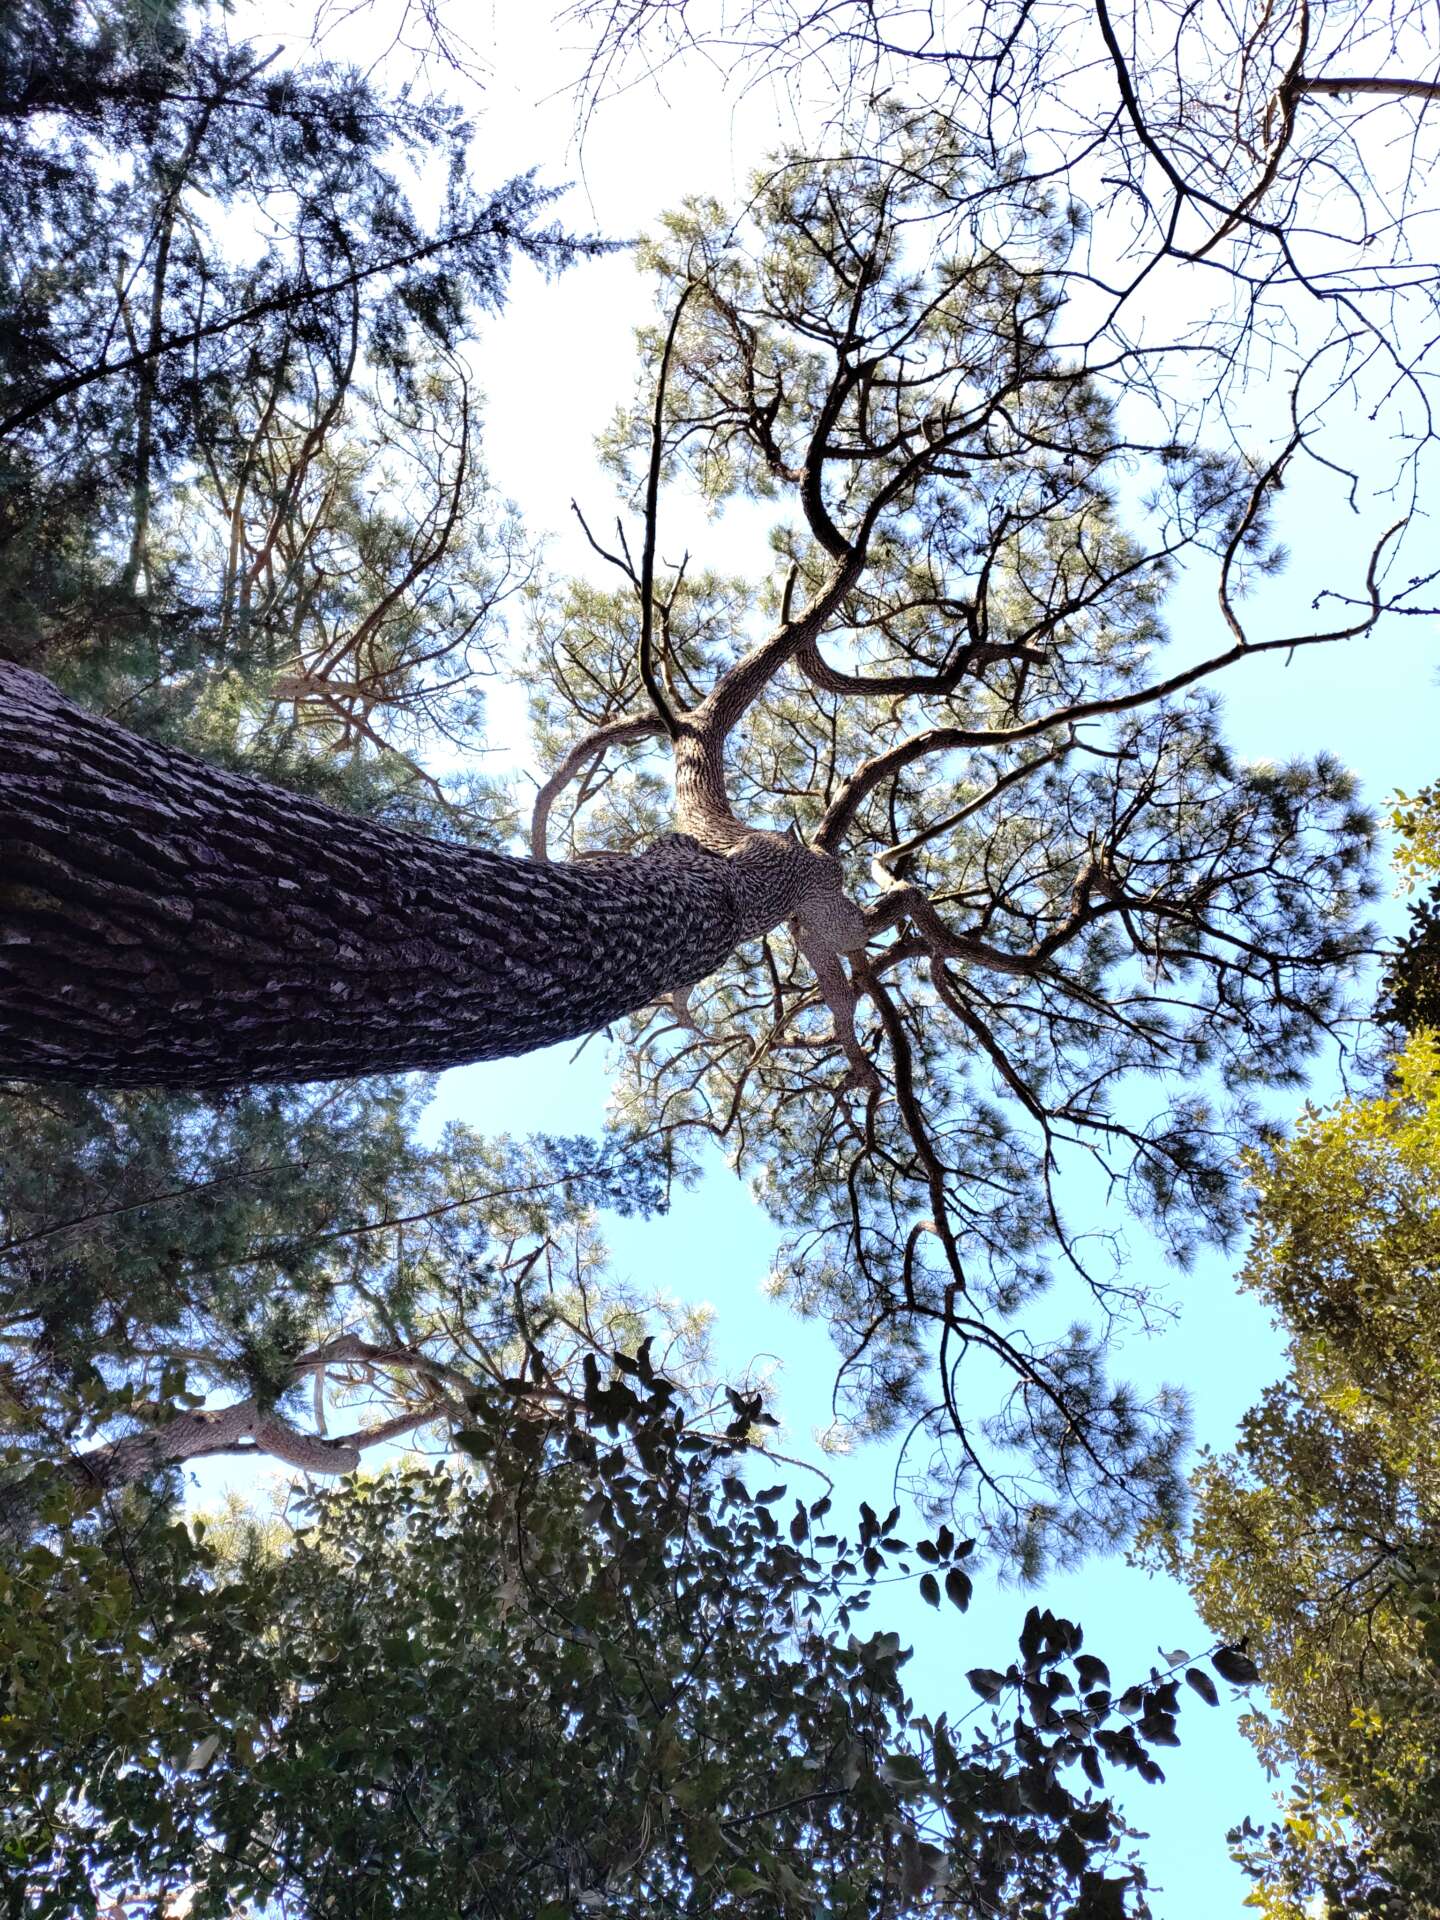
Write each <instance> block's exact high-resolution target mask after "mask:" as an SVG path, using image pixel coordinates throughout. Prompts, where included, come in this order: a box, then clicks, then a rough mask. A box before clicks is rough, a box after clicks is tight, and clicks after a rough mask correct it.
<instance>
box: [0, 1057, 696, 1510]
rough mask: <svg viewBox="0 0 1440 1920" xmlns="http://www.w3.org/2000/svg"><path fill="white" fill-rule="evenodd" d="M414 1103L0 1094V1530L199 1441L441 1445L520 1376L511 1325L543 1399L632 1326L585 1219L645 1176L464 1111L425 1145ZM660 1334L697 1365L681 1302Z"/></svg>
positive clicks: (152, 1472) (654, 1171) (315, 1464)
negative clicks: (541, 1350)
mask: <svg viewBox="0 0 1440 1920" xmlns="http://www.w3.org/2000/svg"><path fill="white" fill-rule="evenodd" d="M427 1091H428V1090H427V1089H426V1088H425V1087H423V1085H422V1086H415V1085H406V1084H405V1083H403V1082H362V1083H358V1084H353V1085H348V1086H344V1087H341V1088H340V1089H339V1090H330V1091H327V1092H326V1093H324V1094H323V1095H314V1094H311V1095H303V1094H299V1093H295V1092H271V1093H241V1094H237V1095H234V1096H232V1097H230V1098H229V1099H227V1100H226V1101H224V1102H222V1103H220V1104H219V1105H214V1104H208V1103H206V1102H203V1101H201V1100H200V1099H198V1098H196V1097H194V1096H181V1095H164V1094H121V1095H111V1096H101V1095H95V1094H82V1093H77V1092H73V1091H71V1090H68V1089H62V1090H47V1091H42V1090H39V1089H32V1090H28V1091H27V1090H17V1091H16V1092H14V1093H12V1094H10V1095H8V1096H6V1097H5V1099H4V1100H3V1101H0V1139H3V1142H4V1151H3V1154H0V1165H3V1173H0V1219H3V1221H4V1224H5V1234H6V1243H5V1245H4V1246H3V1247H0V1355H3V1358H0V1394H3V1401H4V1416H3V1424H4V1430H5V1439H6V1446H7V1457H8V1459H9V1463H10V1464H9V1468H8V1470H7V1473H6V1475H5V1478H6V1481H7V1483H8V1485H7V1492H6V1500H5V1510H6V1517H7V1519H8V1520H9V1522H10V1525H11V1529H12V1531H14V1530H17V1529H18V1530H22V1531H23V1529H24V1528H25V1527H26V1526H27V1525H28V1524H30V1523H31V1522H32V1521H33V1518H34V1515H35V1513H36V1512H37V1511H39V1510H40V1507H41V1505H42V1504H43V1498H44V1495H45V1490H46V1488H47V1487H50V1486H53V1485H55V1484H57V1483H58V1484H69V1485H71V1486H73V1487H76V1488H78V1489H80V1490H81V1492H82V1493H84V1494H86V1495H87V1496H88V1497H90V1498H92V1499H94V1498H98V1497H100V1496H101V1495H108V1494H113V1493H116V1492H118V1491H120V1490H121V1489H123V1488H125V1487H127V1486H130V1485H149V1484H151V1483H154V1482H156V1481H157V1480H160V1481H163V1482H164V1483H165V1484H174V1485H178V1484H179V1483H178V1481H176V1480H175V1479H174V1475H175V1473H176V1472H177V1470H179V1469H182V1468H183V1467H184V1466H185V1464H186V1463H187V1462H190V1461H193V1460H197V1459H201V1458H207V1457H212V1456H214V1455H217V1454H236V1455H241V1456H245V1455H255V1454H260V1455H268V1456H269V1457H271V1458H272V1459H274V1460H276V1461H278V1462H283V1463H285V1464H288V1465H289V1466H291V1467H295V1468H300V1469H303V1470H304V1471H306V1472H308V1473H312V1474H315V1473H318V1474H337V1475H338V1474H345V1473H348V1472H352V1471H353V1470H354V1469H355V1467H357V1466H358V1465H359V1463H360V1460H361V1457H362V1455H363V1454H364V1453H365V1452H366V1451H367V1450H368V1449H370V1448H372V1447H375V1446H378V1445H381V1444H382V1443H384V1442H386V1441H395V1440H398V1439H401V1438H407V1439H409V1440H410V1441H411V1443H412V1444H414V1443H418V1442H420V1441H422V1440H424V1439H426V1438H427V1437H429V1438H430V1439H431V1440H432V1442H433V1443H434V1444H437V1445H438V1446H439V1447H440V1448H441V1449H442V1450H443V1449H444V1448H445V1447H447V1446H448V1445H449V1444H450V1436H451V1433H452V1430H453V1429H454V1427H455V1425H456V1424H457V1422H460V1423H463V1421H464V1419H465V1396H466V1395H467V1393H471V1392H473V1391H475V1390H477V1389H478V1388H479V1387H480V1386H482V1385H484V1384H486V1383H487V1382H488V1383H490V1384H492V1385H494V1386H496V1387H497V1388H498V1387H499V1386H500V1385H501V1384H502V1383H503V1382H505V1381H507V1380H509V1379H511V1377H512V1376H513V1375H515V1374H516V1373H517V1372H519V1371H523V1360H524V1354H523V1350H521V1349H517V1346H516V1342H517V1340H520V1339H521V1337H522V1333H523V1331H524V1330H525V1329H527V1328H529V1329H532V1330H534V1331H535V1332H536V1333H537V1334H538V1333H539V1332H540V1331H542V1330H543V1331H545V1332H546V1335H547V1339H546V1350H547V1352H548V1354H549V1356H550V1365H551V1368H552V1370H553V1376H554V1377H553V1383H552V1384H553V1391H554V1393H555V1394H556V1395H558V1396H560V1397H561V1398H563V1397H564V1396H565V1395H566V1394H567V1393H578V1392H579V1386H578V1380H579V1365H580V1356H581V1354H582V1352H592V1351H594V1350H596V1349H599V1350H601V1351H604V1350H607V1347H608V1346H613V1345H614V1344H615V1342H616V1341H617V1340H619V1341H624V1340H626V1339H633V1338H635V1337H638V1328H639V1325H640V1320H639V1319H637V1315H638V1314H639V1313H640V1311H641V1309H640V1305H639V1303H638V1302H637V1301H636V1300H634V1299H633V1298H631V1297H629V1296H627V1295H626V1293H625V1291H624V1289H623V1288H621V1287H620V1286H619V1285H618V1284H617V1283H615V1282H613V1281H608V1280H603V1279H602V1271H603V1267H604V1253H603V1248H602V1247H601V1245H600V1243H599V1241H598V1239H597V1237H596V1230H595V1210H596V1208H597V1207H599V1206H602V1205H603V1206H606V1207H608V1208H611V1209H615V1210H618V1211H620V1212H621V1213H630V1212H633V1211H635V1210H637V1209H639V1210H641V1211H650V1210H653V1209H655V1208H663V1207H664V1205H665V1204H666V1177H665V1171H664V1168H663V1165H662V1164H661V1163H660V1162H659V1161H658V1160H656V1159H655V1158H654V1157H653V1155H652V1156H647V1155H644V1154H642V1153H640V1152H639V1151H638V1149H633V1148H632V1149H631V1150H630V1151H628V1152H627V1151H626V1150H625V1149H624V1148H623V1147H622V1146H621V1144H620V1143H619V1142H618V1141H615V1142H611V1143H609V1144H608V1145H607V1146H605V1147H603V1148H598V1147H596V1146H594V1145H592V1144H591V1143H588V1142H585V1141H583V1140H578V1139H570V1140H556V1139H545V1138H541V1139H538V1140H534V1141H531V1142H528V1143H526V1144H523V1145H521V1144H517V1143H515V1142H512V1141H510V1140H508V1139H506V1138H503V1137H502V1138H500V1139H496V1140H485V1139H482V1138H481V1137H480V1136H479V1135H478V1134H476V1133H475V1132H474V1131H473V1130H471V1129H469V1128H466V1127H464V1126H461V1125H459V1124H458V1123H457V1124H452V1125H450V1126H449V1127H447V1128H446V1129H445V1131H444V1133H443V1134H442V1136H441V1137H440V1139H439V1140H438V1141H437V1142H436V1143H435V1144H434V1145H433V1146H426V1145H423V1144H422V1143H421V1140H420V1139H419V1137H418V1136H417V1133H416V1123H417V1120H418V1118H419V1115H420V1112H421V1109H422V1108H423V1105H424V1101H425V1097H426V1094H427ZM656 1324H657V1329H658V1325H659V1323H658V1321H657V1323H656ZM671 1335H672V1339H673V1340H674V1341H676V1342H678V1343H679V1344H678V1345H677V1346H676V1347H675V1351H674V1353H673V1354H672V1360H673V1361H674V1362H675V1363H676V1364H678V1362H679V1359H680V1357H681V1355H682V1354H685V1353H688V1354H689V1356H690V1364H691V1368H692V1371H693V1367H694V1364H695V1362H696V1361H697V1360H698V1349H697V1348H696V1346H695V1342H696V1340H697V1338H698V1332H697V1323H694V1322H693V1320H692V1321H689V1322H687V1321H686V1320H685V1318H684V1317H683V1316H681V1315H680V1314H679V1310H678V1309H676V1310H675V1315H674V1317H673V1318H672V1324H671ZM567 1382H569V1383H570V1384H569V1385H567ZM531 1390H532V1392H533V1393H534V1394H536V1395H539V1394H540V1389H539V1388H538V1387H533V1388H532V1389H531ZM541 1397H543V1396H541ZM167 1476H168V1478H167Z"/></svg>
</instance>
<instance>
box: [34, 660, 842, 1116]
mask: <svg viewBox="0 0 1440 1920" xmlns="http://www.w3.org/2000/svg"><path fill="white" fill-rule="evenodd" d="M787 846H788V843H787V842H784V841H783V840H781V839H780V838H779V837H778V836H775V835H772V834H763V833H762V834H754V835H751V836H749V837H748V839H747V842H746V844H745V845H744V846H743V847H741V848H739V849H737V850H736V851H734V852H731V853H730V854H728V855H726V854H721V853H717V852H715V851H710V850H707V849H705V848H703V847H701V846H700V845H698V844H697V843H696V842H695V841H694V840H692V839H690V838H689V837H688V836H685V835H673V836H670V837H669V838H667V839H666V840H663V841H661V842H660V843H659V844H658V845H657V846H655V847H653V848H651V849H649V850H648V851H647V852H646V853H644V854H642V855H640V856H638V857H636V858H633V859H632V858H628V857H624V856H620V855H604V856H600V857H597V858H593V859H587V860H583V861H580V862H578V863H575V864H563V865H562V864H550V863H549V862H545V861H538V860H521V859H513V858H510V857H508V856H506V855H503V854H498V853H490V852H485V851H481V850H478V849H474V848H469V847H458V846H450V845H447V844H445V843H443V842H440V841H435V840H425V839H420V838H418V837H414V836H411V835H407V834H404V833H399V832H396V831H395V830H393V829H391V828H387V827H381V826H376V825H374V824H373V823H370V822H367V821H364V820H360V819H355V818H352V817H351V816H349V815H346V814H341V813H337V812H335V811H334V810H333V809H331V808H329V807H325V806H321V805H319V804H317V803H316V802H314V801H311V800H304V799H300V798H298V797H296V796H295V795H293V794H289V793H284V792H281V791H280V790H279V789H277V788H274V787H268V786H265V785H263V784H262V783H261V782H259V781H255V780H247V779H243V778H239V777H237V776H235V775H233V774H228V773H221V772H218V771H217V770H216V769H214V768H213V767H209V766H206V765H205V764H204V763H203V762H202V761H200V760H197V759H195V758H193V757H192V756H191V755H189V754H185V753H180V752H176V751H173V750H171V749H168V748H164V747H160V746H157V745H155V744H154V743H152V742H150V741H147V740H142V739H140V738H139V737H137V736H136V735H134V734H131V733H127V732H126V731H125V730H124V729H123V728H121V727H118V726H115V725H114V724H112V723H111V722H109V721H106V720H102V719H100V718H98V717H97V716H95V715H93V714H90V713H86V712H85V711H83V710H82V709H81V708H79V707H77V706H75V705H74V704H73V703H72V702H70V701H69V700H67V699H66V698H65V697H64V696H63V695H62V694H61V693H60V692H59V691H58V690H57V689H56V688H55V687H53V686H52V685H51V684H50V683H49V681H47V680H44V679H42V678H40V676H39V675H37V674H34V673H31V672H29V671H27V670H26V669H24V668H21V667H16V666H13V665H9V664H7V663H4V662H0V1077H8V1078H12V1079H19V1080H35V1081H69V1082H79V1083H83V1084H89V1085H97V1086H111V1087H123V1086H170V1087H219V1086H225V1085H233V1084H238V1083H242V1082H255V1081H274V1080H317V1079H326V1078H330V1077H336V1076H342V1075H351V1074H366V1073H386V1072H397V1071H403V1070H406V1069H410V1068H440V1067H448V1066H455V1065H458V1064H460V1063H462V1062H465V1061H471V1060H485V1059H493V1058H495V1057H497V1056H499V1055H504V1054H516V1053H524V1052H527V1051H528V1050H529V1049H531V1048H532V1047H541V1046H545V1045H547V1044H549V1043H550V1042H552V1041H556V1040H564V1039H568V1038H571V1037H573V1036H574V1035H577V1034H582V1033H587V1032H590V1031H592V1030H593V1029H595V1028H597V1027H600V1026H603V1025H604V1024H605V1023H606V1022H607V1021H610V1020H613V1019H615V1018H617V1017H618V1016H619V1015H621V1014H624V1013H627V1012H630V1011H633V1010H634V1009H635V1008H637V1007H641V1006H644V1005H645V1004H647V1003H648V1002H649V1001H651V1000H653V999H656V998H657V997H658V996H659V995H661V994H662V993H664V992H666V991H668V990H670V989H674V988H681V987H684V986H688V985H691V984H693V983H694V982H695V981H697V980H700V979H702V978H703V977H704V976H705V975H706V974H707V973H710V972H712V971H713V970H714V969H715V968H716V967H717V966H718V965H719V964H720V963H721V962H722V961H723V960H724V959H725V957H726V955H727V954H729V953H730V952H731V951H732V949H733V948H734V947H735V945H736V944H737V942H738V941H740V940H741V939H743V938H746V937H747V936H749V935H751V934H753V933H756V932H760V931H763V930H764V929H765V928H766V927H769V926H774V925H776V924H777V923H778V922H779V921H780V920H782V919H784V918H786V917H787V916H788V915H789V914H790V913H791V912H793V911H794V909H795V906H796V902H797V900H798V899H799V898H800V897H801V896H802V895H803V894H804V892H805V890H806V887H807V885H808V884H810V878H809V876H807V873H806V862H807V860H808V859H812V858H813V857H811V856H806V855H804V854H802V853H800V852H799V850H798V849H791V850H790V851H789V852H787V851H786V849H787Z"/></svg>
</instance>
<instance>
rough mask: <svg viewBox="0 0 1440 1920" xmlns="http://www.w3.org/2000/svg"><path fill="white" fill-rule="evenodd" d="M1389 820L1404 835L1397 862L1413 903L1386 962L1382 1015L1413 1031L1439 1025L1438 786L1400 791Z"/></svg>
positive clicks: (1439, 885)
mask: <svg viewBox="0 0 1440 1920" xmlns="http://www.w3.org/2000/svg"><path fill="white" fill-rule="evenodd" d="M1396 798H1397V805H1396V807H1395V809H1394V811H1393V812H1392V814H1391V816H1390V824H1391V826H1392V827H1393V828H1394V830H1395V831H1396V833H1398V834H1399V836H1400V841H1399V847H1398V849H1397V852H1396V861H1395V864H1396V866H1397V868H1398V869H1399V872H1400V876H1401V879H1402V881H1403V883H1404V886H1405V889H1406V891H1407V893H1413V892H1414V891H1415V890H1416V888H1417V887H1418V888H1422V889H1424V891H1423V892H1422V893H1421V894H1420V897H1419V898H1418V899H1415V900H1412V901H1411V903H1410V924H1409V926H1408V927H1407V928H1406V930H1405V932H1404V933H1403V934H1402V935H1401V937H1400V940H1399V942H1398V944H1397V946H1396V949H1395V952H1394V953H1393V954H1392V955H1391V956H1390V957H1389V959H1388V960H1387V962H1386V969H1385V992H1384V999H1383V1005H1382V1017H1385V1018H1388V1019H1391V1020H1394V1021H1397V1022H1398V1023H1399V1024H1400V1025H1401V1026H1402V1027H1405V1028H1408V1029H1409V1030H1410V1031H1411V1032H1415V1031H1418V1030H1422V1029H1426V1028H1430V1029H1440V786H1435V785H1431V786H1428V787H1422V788H1421V790H1420V792H1419V793H1417V794H1415V795H1413V796H1411V795H1410V794H1404V793H1402V794H1399V795H1397V796H1396Z"/></svg>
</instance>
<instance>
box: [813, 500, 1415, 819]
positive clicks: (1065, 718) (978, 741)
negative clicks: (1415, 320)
mask: <svg viewBox="0 0 1440 1920" xmlns="http://www.w3.org/2000/svg"><path fill="white" fill-rule="evenodd" d="M1405 524H1406V523H1405V521H1403V520H1398V521H1396V523H1395V525H1394V526H1393V527H1389V528H1387V529H1386V531H1385V532H1384V533H1383V534H1381V536H1380V538H1379V540H1378V541H1377V542H1376V543H1375V547H1374V550H1373V552H1372V553H1371V556H1370V567H1369V571H1368V574H1367V576H1366V587H1367V589H1368V594H1369V606H1368V608H1367V610H1366V612H1365V614H1364V617H1363V618H1362V619H1359V620H1356V621H1354V622H1352V623H1351V625H1349V626H1348V627H1334V628H1332V629H1331V630H1330V631H1329V632H1327V633H1300V634H1286V635H1284V636H1283V637H1281V638H1280V639H1276V640H1249V641H1247V640H1244V639H1241V640H1238V641H1236V643H1235V644H1234V646H1231V647H1227V648H1226V649H1225V651H1224V652H1223V653H1216V654H1212V655H1211V656H1210V658H1209V659H1208V660H1201V661H1199V662H1197V664H1196V665H1195V666H1193V667H1184V668H1182V669H1181V671H1180V672H1179V673H1172V674H1171V675H1170V677H1169V678H1168V679H1166V680H1155V681H1152V682H1151V683H1150V685H1149V686H1146V687H1139V688H1137V689H1136V690H1135V692H1133V693H1120V694H1110V695H1106V696H1102V697H1099V698H1097V699H1094V700H1077V701H1075V702H1074V704H1073V705H1071V706H1068V707H1055V708H1052V709H1051V711H1050V712H1049V713H1042V714H1037V715H1036V717H1035V718H1034V719H1033V720H1025V721H1022V722H1021V723H1020V725H1019V726H1015V727H928V728H927V729H926V730H925V731H924V732H923V733H915V734H911V735H910V737H909V739H907V740H901V741H899V742H897V743H896V745H895V746H893V747H887V748H886V750H885V751H884V753H877V754H875V755H873V756H872V757H871V758H870V759H869V760H865V761H862V762H861V764H860V765H859V766H858V767H857V768H856V769H855V771H854V773H853V774H851V776H850V778H849V779H848V780H847V781H846V782H845V784H844V786H842V787H841V789H840V791H839V792H838V793H837V794H836V796H835V798H834V799H833V800H832V801H831V802H830V805H829V806H828V807H827V808H826V810H825V813H824V817H823V818H822V819H821V822H820V825H819V828H818V829H817V831H816V833H815V835H814V840H813V844H814V845H815V846H816V847H818V848H820V849H821V850H822V851H823V852H825V853H834V852H835V851H836V849H837V847H838V846H839V844H840V842H841V840H842V839H843V838H844V836H845V831H846V829H847V828H848V827H849V825H850V822H851V821H852V820H853V819H854V817H855V815H856V813H857V812H858V811H859V809H860V806H861V803H862V802H863V801H864V800H865V798H866V796H867V795H868V794H870V793H871V792H873V791H874V789H875V788H876V787H877V786H879V785H880V783H881V781H883V780H885V779H887V778H888V777H889V776H890V775H891V774H892V773H898V772H899V771H900V770H901V768H902V767H908V766H909V765H911V763H912V762H913V761H916V760H923V759H925V758H926V757H927V756H928V755H930V754H932V753H949V752H951V751H953V750H955V749H957V748H961V747H1004V746H1009V745H1011V744H1012V743H1014V742H1018V741H1021V740H1033V739H1035V738H1036V736H1037V735H1039V734H1042V733H1049V732H1050V731H1051V730H1052V729H1053V728H1055V727H1063V726H1073V725H1075V724H1076V723H1077V722H1079V721H1081V720H1095V719H1099V718H1101V717H1102V716H1108V715H1110V714H1116V713H1133V712H1134V711H1135V709H1136V708H1137V707H1146V706H1151V705H1153V704H1154V703H1155V702H1156V701H1159V700H1164V699H1166V698H1167V697H1168V696H1169V695H1170V694H1172V693H1180V692H1182V691H1183V690H1184V689H1185V688H1186V687H1191V686H1194V685H1195V683H1196V682H1197V681H1199V680H1204V679H1206V678H1207V677H1208V676H1209V675H1210V674H1212V673H1219V672H1220V671H1221V670H1222V669H1223V668H1225V667H1229V666H1233V665H1234V664H1235V662H1236V661H1237V660H1243V659H1251V658H1254V657H1255V656H1257V655H1259V654H1262V653H1277V652H1283V653H1292V652H1294V651H1295V649H1296V648H1298V647H1316V646H1325V645H1328V644H1329V643H1330V642H1332V641H1335V640H1353V639H1355V638H1356V637H1357V636H1358V635H1360V634H1362V633H1368V632H1369V630H1370V629H1371V627H1373V626H1374V625H1375V622H1376V621H1377V620H1378V619H1379V618H1380V615H1381V613H1382V611H1383V607H1382V604H1381V601H1380V593H1379V586H1378V583H1377V577H1376V574H1377V568H1378V565H1379V560H1380V556H1381V554H1382V553H1383V552H1384V549H1385V547H1386V546H1387V545H1388V544H1389V542H1390V541H1391V540H1392V539H1393V538H1394V537H1395V535H1396V534H1397V533H1398V532H1399V531H1400V529H1401V528H1402V527H1403V526H1404V525H1405Z"/></svg>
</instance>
